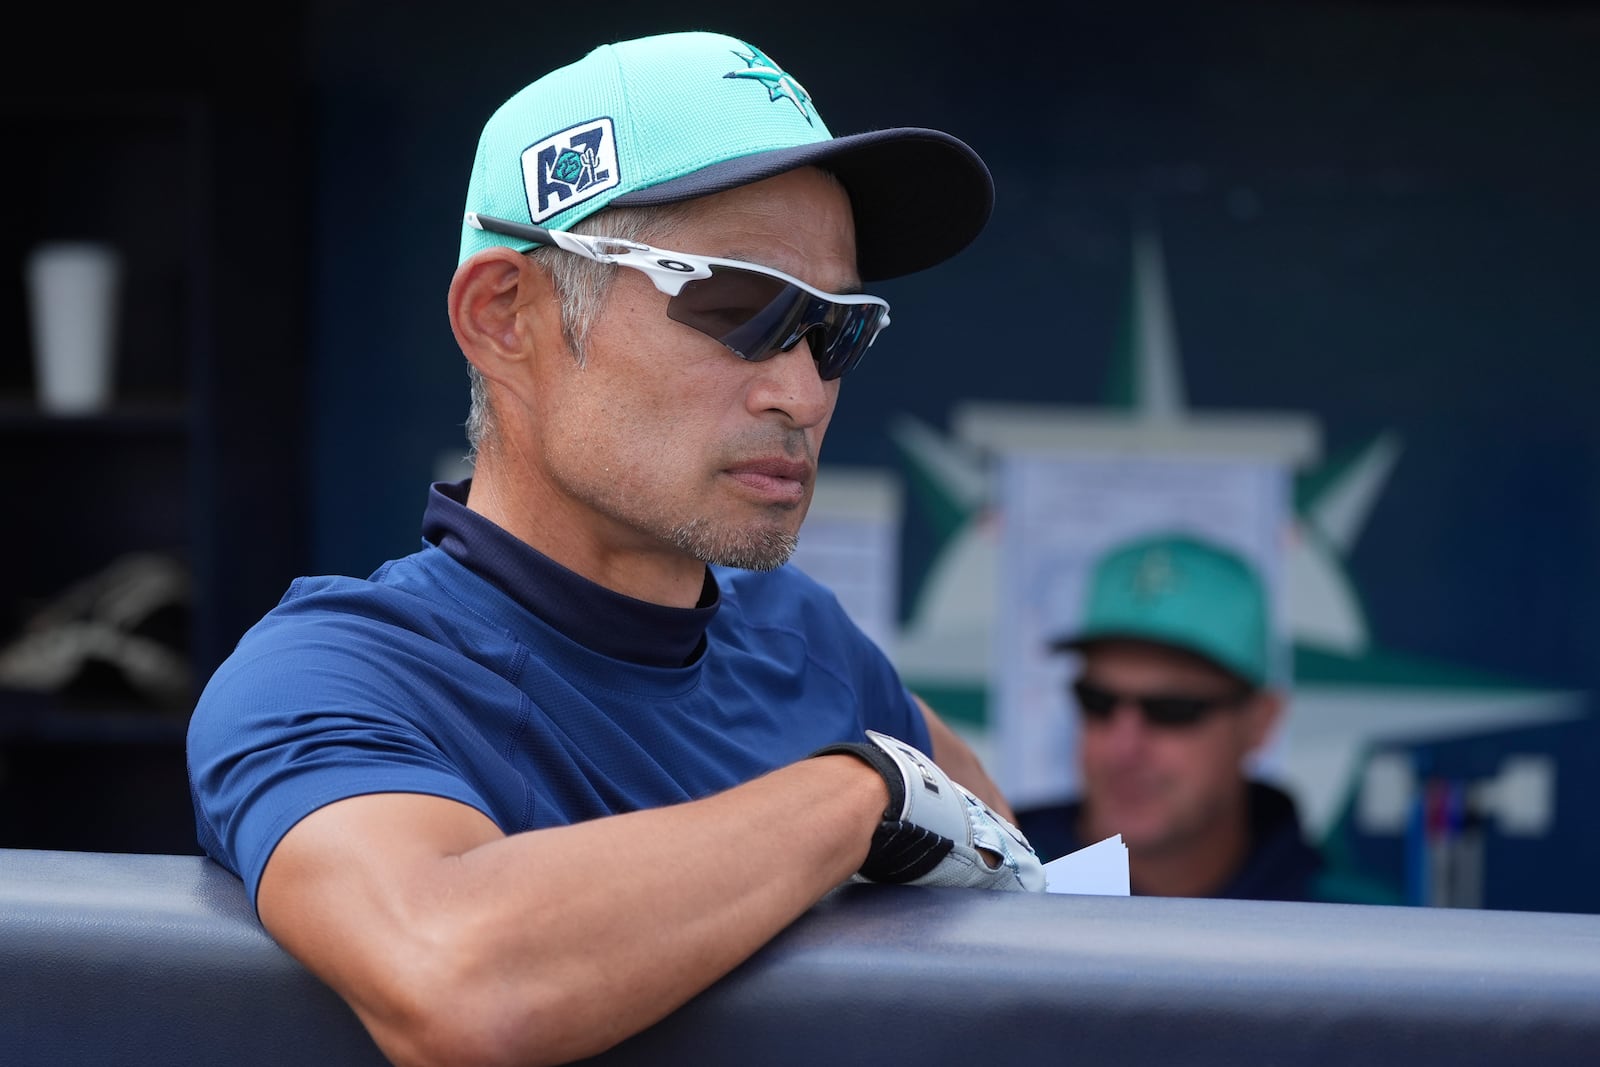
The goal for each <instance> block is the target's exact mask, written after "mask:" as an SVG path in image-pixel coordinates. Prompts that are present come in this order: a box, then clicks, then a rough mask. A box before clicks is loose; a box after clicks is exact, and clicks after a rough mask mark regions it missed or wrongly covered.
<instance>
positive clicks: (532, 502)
mask: <svg viewBox="0 0 1600 1067" xmlns="http://www.w3.org/2000/svg"><path fill="white" fill-rule="evenodd" d="M507 460H508V457H507V456H506V455H505V454H504V451H503V450H501V449H495V448H490V449H486V450H485V451H483V452H482V453H480V454H479V456H478V458H477V462H476V463H475V464H474V468H473V474H472V488H471V490H470V491H469V492H468V494H467V507H468V508H470V509H471V510H473V511H475V512H477V513H478V514H480V515H482V516H483V517H484V518H486V519H488V520H489V521H490V522H492V523H494V524H495V525H496V526H499V527H500V528H501V529H503V530H505V531H506V532H507V533H509V534H511V535H512V536H513V537H515V538H517V539H518V540H520V541H522V542H523V543H525V544H528V545H531V546H532V547H533V548H536V549H538V550H539V551H540V552H542V553H543V554H544V555H546V556H548V557H549V558H550V559H552V560H554V561H555V562H557V563H559V564H561V565H562V566H563V567H565V568H567V569H568V570H570V571H573V572H575V573H577V574H581V575H583V577H585V578H587V579H589V580H590V581H591V582H594V583H596V584H597V585H602V586H605V587H606V588H607V589H610V590H611V591H613V592H616V593H621V594H623V595H624V596H629V597H632V598H634V599H635V600H643V601H646V602H647V603H651V604H661V605H664V606H667V607H678V608H692V607H695V606H696V605H697V604H698V603H699V602H700V597H701V593H702V591H703V590H704V587H705V581H706V567H705V564H704V563H701V562H700V561H699V560H695V559H691V558H690V557H688V556H685V555H682V554H681V553H675V552H663V551H652V550H650V549H645V548H641V547H639V546H638V545H633V546H632V547H628V541H629V539H630V538H631V537H633V534H632V531H621V533H620V535H619V536H618V537H617V538H616V541H617V544H616V545H614V546H611V547H608V545H607V542H606V540H605V534H606V532H607V531H609V530H613V529H614V527H613V524H612V523H611V521H610V520H608V519H605V518H604V517H602V516H599V515H597V514H595V513H594V512H592V511H588V510H586V509H583V508H581V507H579V506H577V505H576V503H575V501H574V500H573V499H572V498H571V497H568V496H566V495H564V494H562V493H560V492H558V491H556V490H554V489H553V488H552V487H551V486H550V485H549V483H548V482H546V481H544V480H543V479H541V478H540V477H538V476H537V475H536V473H535V471H534V470H533V468H532V467H531V466H530V465H528V464H519V463H516V462H514V461H513V462H507ZM652 547H653V546H652Z"/></svg>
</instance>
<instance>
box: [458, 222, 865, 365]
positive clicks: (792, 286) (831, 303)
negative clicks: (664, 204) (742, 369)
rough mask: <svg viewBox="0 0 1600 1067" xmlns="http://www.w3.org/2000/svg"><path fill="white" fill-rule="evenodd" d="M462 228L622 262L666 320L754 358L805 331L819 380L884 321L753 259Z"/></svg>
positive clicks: (846, 298) (527, 230)
mask: <svg viewBox="0 0 1600 1067" xmlns="http://www.w3.org/2000/svg"><path fill="white" fill-rule="evenodd" d="M466 221H467V225H469V226H472V227H474V228H476V229H479V230H486V231H488V232H490V233H498V234H503V235H505V236H507V237H521V238H523V239H524V240H528V241H536V242H538V243H539V244H545V245H553V246H554V247H556V248H559V249H561V250H563V251H566V252H571V253H573V254H574V255H579V256H583V257H584V258H585V259H592V260H594V261H595V262H597V263H611V264H615V265H616V266H619V267H629V268H632V269H633V270H636V271H640V272H641V273H643V274H645V275H646V276H648V277H649V279H650V281H651V282H652V283H653V284H654V285H655V287H656V288H657V289H659V290H660V291H661V292H663V293H665V294H667V296H668V297H670V298H671V299H669V300H668V301H667V317H668V318H669V319H672V320H673V321H675V322H681V323H683V324H684V325H685V326H689V327H691V328H693V329H696V330H698V331H700V332H701V333H703V334H705V335H706V336H707V337H710V338H713V339H714V340H716V341H718V342H719V343H721V344H722V345H723V346H724V347H726V348H727V349H728V350H729V351H731V352H732V353H733V354H734V355H736V356H738V357H739V358H740V359H743V360H747V361H749V362H751V363H759V362H761V361H763V360H767V359H771V358H772V357H773V356H774V355H776V354H777V353H779V352H787V351H789V350H790V349H791V348H793V347H794V346H795V345H797V344H799V343H800V342H801V340H803V339H805V338H806V337H807V335H809V334H812V333H815V334H817V335H818V336H816V337H812V338H811V340H810V345H811V354H812V356H813V357H814V358H815V359H816V361H817V372H818V373H819V374H820V375H821V376H822V380H823V381H832V380H833V379H835V378H838V377H840V376H842V375H844V374H845V373H846V372H848V371H849V370H851V369H852V368H853V367H855V366H856V364H858V363H860V362H861V357H862V356H864V355H866V354H867V349H868V348H870V347H871V346H872V342H873V341H875V340H877V337H878V334H879V333H880V332H882V330H883V328H884V327H885V326H887V325H889V304H888V302H887V301H885V300H882V299H880V298H878V297H875V296H865V295H859V294H842V295H841V294H838V293H825V292H823V291H822V290H820V289H813V288H812V287H811V286H809V285H807V284H806V283H805V282H803V281H801V280H800V279H799V278H795V277H792V276H790V275H788V274H785V273H783V272H782V271H779V270H773V269H772V268H771V267H763V266H761V265H760V264H758V263H744V262H741V261H739V260H734V259H713V258H711V257H708V256H696V255H691V254H690V253H688V252H670V251H668V250H666V249H664V248H653V247H651V246H650V245H647V244H640V243H638V242H637V241H623V240H619V239H617V238H614V237H590V236H587V235H584V234H576V233H566V232H564V231H562V230H547V229H544V228H543V227H541V226H528V225H525V224H523V223H520V222H512V221H511V220H509V219H497V218H493V217H491V216H488V215H480V214H478V213H477V212H474V211H469V212H467V216H466Z"/></svg>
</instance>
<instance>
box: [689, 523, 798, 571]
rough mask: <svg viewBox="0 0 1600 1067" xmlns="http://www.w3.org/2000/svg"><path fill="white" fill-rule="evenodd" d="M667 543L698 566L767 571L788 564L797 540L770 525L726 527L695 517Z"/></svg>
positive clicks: (791, 534) (785, 531)
mask: <svg viewBox="0 0 1600 1067" xmlns="http://www.w3.org/2000/svg"><path fill="white" fill-rule="evenodd" d="M669 540H671V542H672V543H673V544H674V545H675V546H677V547H678V548H679V549H680V550H681V551H683V552H684V553H685V554H687V555H690V556H693V557H694V558H695V559H698V560H700V561H701V562H702V563H715V564H718V565H720V566H724V567H737V568H739V569H741V570H747V571H771V570H777V569H778V568H779V567H781V566H783V565H784V564H785V563H787V562H788V560H789V557H790V556H792V555H794V550H795V547H796V546H797V545H798V544H799V540H800V539H799V538H798V537H797V536H796V535H794V534H793V533H790V532H788V531H787V530H779V529H774V528H773V527H771V526H760V527H756V528H754V529H750V528H740V527H733V528H730V527H727V526H719V525H717V524H715V523H713V522H711V521H709V520H707V519H704V518H696V519H690V520H689V521H688V522H684V523H681V524H679V525H678V526H677V527H675V528H674V529H673V530H672V532H671V534H670V536H669Z"/></svg>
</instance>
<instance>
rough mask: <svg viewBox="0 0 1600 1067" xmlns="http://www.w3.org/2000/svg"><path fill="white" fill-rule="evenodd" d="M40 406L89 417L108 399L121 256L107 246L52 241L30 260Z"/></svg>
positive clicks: (36, 250)
mask: <svg viewBox="0 0 1600 1067" xmlns="http://www.w3.org/2000/svg"><path fill="white" fill-rule="evenodd" d="M25 273H26V277H27V284H28V298H29V307H30V310H31V313H32V322H33V358H34V363H33V366H34V380H35V382H36V383H37V391H38V398H39V407H40V408H42V409H43V410H44V411H46V412H48V413H50V414H52V415H85V414H93V413H95V412H99V411H104V410H105V409H106V408H107V407H109V406H110V404H111V393H112V378H113V371H114V363H115V356H116V341H117V315H118V310H119V308H118V298H119V296H120V292H119V290H120V287H121V281H122V258H121V256H120V255H118V253H117V250H116V249H115V248H112V247H111V246H110V245H107V244H101V243H99V242H93V241H54V242H50V243H48V244H42V245H39V246H37V247H35V248H34V249H33V250H32V251H30V252H29V253H28V258H27V263H26V270H25Z"/></svg>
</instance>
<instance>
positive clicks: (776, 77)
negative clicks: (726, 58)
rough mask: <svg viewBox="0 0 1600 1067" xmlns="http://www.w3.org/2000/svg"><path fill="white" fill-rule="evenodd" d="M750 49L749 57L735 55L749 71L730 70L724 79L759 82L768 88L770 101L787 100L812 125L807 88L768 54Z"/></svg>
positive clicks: (754, 47) (809, 96)
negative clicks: (769, 57)
mask: <svg viewBox="0 0 1600 1067" xmlns="http://www.w3.org/2000/svg"><path fill="white" fill-rule="evenodd" d="M746 47H747V48H749V49H750V54H749V55H743V54H741V53H739V52H735V53H734V55H736V56H738V57H739V58H740V59H742V60H744V61H745V64H746V66H747V67H748V68H749V69H747V70H730V71H729V72H728V73H726V74H724V75H723V77H724V78H742V79H746V80H748V81H757V82H760V83H761V84H762V85H764V86H766V89H767V98H768V99H769V100H787V101H789V102H790V103H792V104H793V105H794V106H795V107H796V108H798V109H799V111H800V114H801V115H802V116H804V118H805V120H806V122H807V123H808V124H809V123H811V94H810V93H808V92H806V89H805V86H803V85H801V84H800V83H799V82H797V81H795V80H794V78H792V77H790V76H789V75H788V74H787V73H785V72H784V70H783V68H782V67H780V66H778V65H777V64H776V63H774V62H773V61H772V60H770V59H768V58H767V56H766V53H764V52H762V51H761V49H759V48H757V47H756V46H755V45H746Z"/></svg>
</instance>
